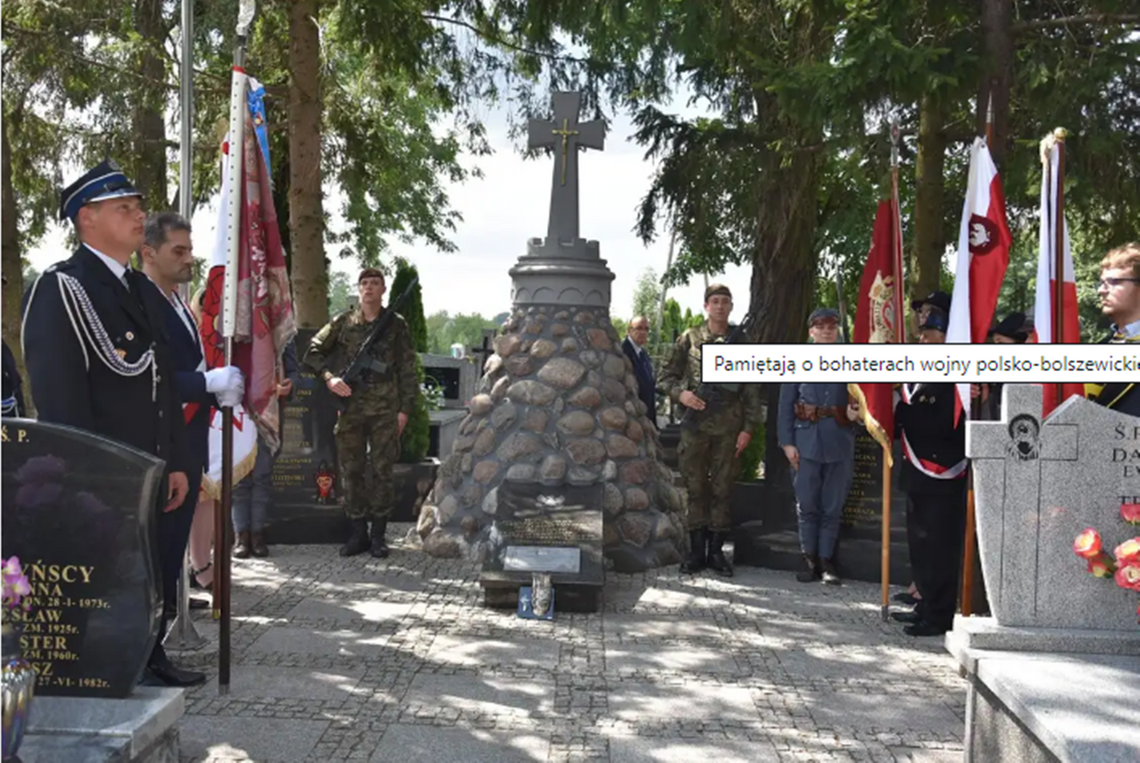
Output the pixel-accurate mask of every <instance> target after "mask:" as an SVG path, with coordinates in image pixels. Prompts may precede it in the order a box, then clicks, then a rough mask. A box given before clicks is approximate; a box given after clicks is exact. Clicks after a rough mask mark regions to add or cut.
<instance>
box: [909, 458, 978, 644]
mask: <svg viewBox="0 0 1140 763" xmlns="http://www.w3.org/2000/svg"><path fill="white" fill-rule="evenodd" d="M965 535H966V480H964V479H957V480H947V481H946V484H945V486H939V488H938V489H936V490H929V491H924V492H921V493H912V492H908V493H907V496H906V536H907V545H908V547H909V549H910V566H911V571H912V572H913V574H914V584H915V586H917V587H918V592H919V594H920V595H921V596H922V604H921V605H920V607H921V612H922V617H923V619H924V620H926V621H927V622H930V623H931V624H933V625H937V626H940V627H946V628H949V627H950V626H951V625H952V624H953V623H954V612H955V610H956V609H957V606H958V572H959V570H960V568H961V566H962V541H963V538H964V537H965Z"/></svg>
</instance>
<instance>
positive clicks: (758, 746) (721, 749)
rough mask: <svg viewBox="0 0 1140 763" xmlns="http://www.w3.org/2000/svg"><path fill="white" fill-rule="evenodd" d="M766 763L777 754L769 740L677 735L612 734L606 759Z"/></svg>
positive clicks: (623, 761)
mask: <svg viewBox="0 0 1140 763" xmlns="http://www.w3.org/2000/svg"><path fill="white" fill-rule="evenodd" d="M698 760H715V761H716V762H717V763H768V761H779V760H780V754H779V753H778V752H776V747H775V745H773V744H772V743H771V742H754V741H750V740H747V739H716V738H710V739H706V738H703V737H698V738H696V739H691V738H690V739H678V738H675V737H673V738H670V737H665V738H661V737H613V738H611V739H610V763H692V761H698Z"/></svg>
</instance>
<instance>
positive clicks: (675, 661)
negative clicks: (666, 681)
mask: <svg viewBox="0 0 1140 763" xmlns="http://www.w3.org/2000/svg"><path fill="white" fill-rule="evenodd" d="M737 668H738V666H737V664H736V660H735V659H733V656H732V654H730V653H727V652H725V651H723V650H719V649H712V648H702V647H692V646H678V645H670V644H667V643H660V642H658V643H646V642H622V643H620V644H606V669H607V670H612V671H616V672H618V673H624V672H631V671H645V670H670V671H680V672H686V673H728V674H735V673H736V672H737Z"/></svg>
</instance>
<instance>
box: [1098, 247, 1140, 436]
mask: <svg viewBox="0 0 1140 763" xmlns="http://www.w3.org/2000/svg"><path fill="white" fill-rule="evenodd" d="M1096 291H1097V296H1099V297H1100V304H1101V311H1102V312H1103V313H1104V314H1105V315H1107V316H1108V318H1109V320H1111V321H1112V327H1111V328H1112V333H1111V334H1110V335H1109V336H1107V337H1105V338H1104V340H1103V342H1102V343H1103V344H1124V345H1129V347H1130V348H1135V349H1140V243H1136V242H1133V243H1130V244H1125V245H1124V246H1121V247H1117V248H1116V249H1113V250H1112V251H1111V252H1109V253H1108V254H1106V255H1105V256H1104V259H1103V260H1101V262H1100V281H1099V282H1098V284H1097V290H1096ZM1086 394H1087V395H1088V397H1089V399H1090V400H1092V401H1094V402H1096V403H1099V404H1100V405H1103V406H1105V407H1108V408H1112V409H1113V410H1115V411H1120V412H1121V413H1127V414H1130V415H1132V416H1140V387H1138V386H1137V385H1136V384H1135V383H1133V382H1114V383H1112V384H1103V385H1101V384H1090V385H1086Z"/></svg>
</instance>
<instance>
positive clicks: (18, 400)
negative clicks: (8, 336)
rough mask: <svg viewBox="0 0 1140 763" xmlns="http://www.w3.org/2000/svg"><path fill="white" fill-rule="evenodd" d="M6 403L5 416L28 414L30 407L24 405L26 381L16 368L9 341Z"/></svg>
mask: <svg viewBox="0 0 1140 763" xmlns="http://www.w3.org/2000/svg"><path fill="white" fill-rule="evenodd" d="M4 405H5V406H6V407H5V409H4V411H3V415H5V416H11V417H13V418H19V417H21V416H26V415H27V410H28V409H27V408H25V407H24V382H23V380H22V379H21V378H20V371H19V370H18V369H17V368H16V356H14V355H13V354H12V351H11V350H10V349H9V348H8V343H7V342H4ZM7 406H11V407H10V408H9V407H7Z"/></svg>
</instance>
